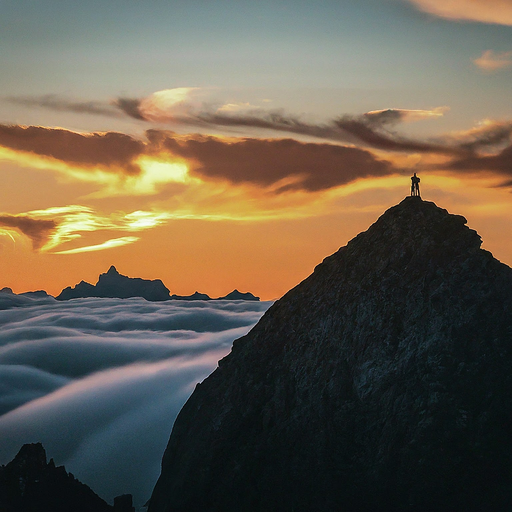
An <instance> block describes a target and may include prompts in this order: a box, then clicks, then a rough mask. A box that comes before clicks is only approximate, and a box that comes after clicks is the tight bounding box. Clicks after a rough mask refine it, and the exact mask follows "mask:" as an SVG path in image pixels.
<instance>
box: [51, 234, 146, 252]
mask: <svg viewBox="0 0 512 512" xmlns="http://www.w3.org/2000/svg"><path fill="white" fill-rule="evenodd" d="M137 240H139V237H137V236H123V237H121V238H111V239H110V240H107V241H106V242H103V243H101V244H96V245H86V246H84V247H77V248H76V249H68V250H66V251H56V252H54V253H53V254H78V253H81V252H94V251H103V250H105V249H112V248H113V247H121V246H123V245H127V244H133V242H136V241H137Z"/></svg>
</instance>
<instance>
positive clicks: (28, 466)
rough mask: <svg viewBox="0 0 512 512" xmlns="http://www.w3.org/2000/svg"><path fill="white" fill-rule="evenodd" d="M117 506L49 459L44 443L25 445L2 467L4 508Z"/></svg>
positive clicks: (83, 510)
mask: <svg viewBox="0 0 512 512" xmlns="http://www.w3.org/2000/svg"><path fill="white" fill-rule="evenodd" d="M113 510H114V509H113V508H112V507H111V506H109V505H108V504H107V503H106V502H105V501H103V500H102V499H101V498H100V497H99V496H98V495H96V494H94V492H93V491H92V490H91V489H90V488H89V487H88V486H87V485H85V484H83V483H81V482H79V481H78V480H76V479H75V477H74V476H73V475H72V474H71V473H67V472H66V470H65V468H64V466H58V467H56V466H55V464H54V462H53V459H51V460H50V462H49V463H48V462H47V461H46V452H45V450H44V448H43V446H42V445H41V443H36V444H26V445H24V446H23V447H22V448H21V450H20V451H19V453H18V455H16V457H15V458H14V460H12V461H11V462H9V464H7V465H6V466H2V467H0V512H112V511H113ZM119 510H121V509H119ZM123 512H130V510H129V509H124V510H123Z"/></svg>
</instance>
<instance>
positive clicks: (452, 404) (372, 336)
mask: <svg viewBox="0 0 512 512" xmlns="http://www.w3.org/2000/svg"><path fill="white" fill-rule="evenodd" d="M465 223H466V219H464V218H463V217H460V216H456V215H450V214H448V213H447V212H446V210H442V209H440V208H438V207H437V206H436V205H435V204H433V203H430V202H425V201H422V200H421V199H420V198H419V197H411V198H406V199H405V200H404V201H402V202H401V203H400V204H399V205H397V206H395V207H393V208H391V209H389V210H388V211H387V212H386V213H384V215H383V216H382V217H381V218H380V219H379V220H378V221H377V222H376V223H375V224H373V225H372V226H371V227H370V228H369V229H368V231H366V232H364V233H361V234H360V235H358V236H357V237H356V238H354V239H353V240H352V241H351V242H349V244H348V245H347V246H346V247H343V248H341V249H340V250H339V251H338V252H337V253H335V254H333V255H332V256H329V257H328V258H326V259H325V260H324V261H323V262H322V263H321V264H320V265H318V267H316V269H315V271H314V273H313V274H312V275H311V276H310V277H308V278H307V279H306V280H305V281H303V282H302V283H301V284H299V285H298V286H297V287H295V288H294V289H292V290H291V291H289V292H288V293H287V294H286V295H285V296H284V297H283V298H282V299H280V300H279V301H277V302H276V303H275V304H274V305H273V306H272V307H271V308H270V309H269V310H268V311H267V313H266V314H265V315H264V317H263V318H262V319H261V320H260V322H259V323H258V324H257V325H256V326H255V327H254V328H253V329H252V331H251V332H250V333H249V334H247V335H246V336H244V337H243V338H240V339H239V340H237V341H236V342H235V343H234V346H233V350H232V352H231V354H230V355H228V356H227V357H226V358H225V359H223V360H222V361H221V362H220V364H219V368H218V369H217V370H216V371H215V372H214V373H213V374H212V375H210V377H208V378H207V379H206V380H205V381H204V382H203V383H202V384H200V385H199V386H198V387H197V388H196V390H195V391H194V393H193V394H192V396H191V397H190V399H189V400H188V402H187V403H186V404H185V406H184V407H183V409H182V411H181V412H180V414H179V416H178V418H177V420H176V422H175V425H174V428H173V431H172V434H171V439H170V441H169V444H168V447H167V449H166V452H165V454H164V458H163V462H162V473H161V476H160V478H159V480H158V483H157V485H156V487H155V490H154V492H153V496H152V498H151V504H150V508H149V511H150V512H170V511H173V512H178V511H180V512H184V511H187V512H194V511H197V512H199V511H201V512H202V511H206V510H208V511H223V512H226V511H233V512H234V511H237V512H238V511H251V512H253V511H266V512H268V511H294V512H298V511H303V512H306V511H308V512H309V511H319V512H332V511H348V512H355V511H357V512H359V511H365V512H366V511H368V512H370V511H371V512H376V511H377V512H378V511H386V512H387V511H389V512H391V511H393V512H396V511H411V512H412V511H415V512H417V511H425V512H426V511H429V512H432V511H434V510H435V511H455V510H457V511H458V510H464V511H475V512H476V511H481V510H493V511H497V510H498V511H505V510H510V509H511V506H512V371H511V369H512V269H510V268H509V267H507V266H505V265H503V264H501V263H500V262H498V261H497V260H495V259H494V258H493V257H492V255H491V254H490V253H489V252H487V251H484V250H482V249H480V245H481V239H480V237H479V236H478V234H477V233H476V232H475V231H473V230H471V229H469V228H468V227H466V226H465Z"/></svg>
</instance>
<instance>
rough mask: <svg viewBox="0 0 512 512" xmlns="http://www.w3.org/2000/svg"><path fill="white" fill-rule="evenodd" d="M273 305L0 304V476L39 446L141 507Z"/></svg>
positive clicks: (23, 300)
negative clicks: (236, 350) (196, 412)
mask: <svg viewBox="0 0 512 512" xmlns="http://www.w3.org/2000/svg"><path fill="white" fill-rule="evenodd" d="M271 304H272V303H271V302H249V301H232V302H231V301H192V302H187V301H166V302H147V301H145V300H144V299H139V298H134V299H98V298H92V299H91V298H89V299H74V300H70V301H66V302H58V301H56V300H54V299H53V298H51V297H48V298H31V297H26V296H20V295H11V294H4V293H0V440H1V441H0V464H6V463H7V462H9V461H10V460H12V458H13V457H14V456H15V455H16V453H17V452H18V450H19V449H20V448H21V446H22V445H23V444H24V443H35V442H39V441H40V442H42V443H43V445H44V447H45V449H46V452H47V455H48V457H49V458H50V457H53V459H54V460H55V463H56V464H57V465H65V466H66V469H67V471H70V472H72V473H73V474H74V475H75V476H76V477H77V478H78V479H79V480H80V481H82V482H84V483H86V484H87V485H89V486H90V487H91V488H92V489H93V490H94V491H95V492H96V493H97V494H99V495H100V496H101V497H102V498H104V499H105V500H107V501H108V502H109V503H111V504H112V503H113V498H114V496H117V495H120V494H125V493H131V494H133V496H134V501H135V505H136V506H137V508H138V507H140V506H142V505H143V504H144V503H145V502H146V501H147V499H148V498H149V497H150V495H151V491H152V489H153V486H154V484H155V482H156V480H157V478H158V476H159V474H160V462H161V458H162V455H163V452H164V449H165V447H166V445H167V441H168V439H169V435H170V432H171V429H172V424H173V422H174V420H175V418H176V416H177V414H178V412H179V410H180V409H181V407H182V406H183V404H184V403H185V401H186V400H187V398H188V397H189V396H190V394H191V393H192V391H193V390H194V387H195V385H196V384H197V383H198V382H200V381H202V380H203V379H204V378H205V377H207V376H208V375H209V374H210V373H211V372H212V371H213V370H214V369H215V368H216V366H217V362H218V360H219V359H221V358H222V357H224V356H225V355H226V354H228V353H229V351H230V349H231V345H232V342H233V340H235V339H236V338H239V337H240V336H243V335H244V334H246V333H247V332H248V331H249V330H250V329H251V327H252V326H253V325H254V324H255V323H256V322H257V321H258V320H259V318H260V317H261V316H262V315H263V313H264V312H265V311H266V310H267V309H268V308H269V307H270V305H271Z"/></svg>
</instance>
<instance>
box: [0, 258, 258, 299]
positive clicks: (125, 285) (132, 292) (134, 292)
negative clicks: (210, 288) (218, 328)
mask: <svg viewBox="0 0 512 512" xmlns="http://www.w3.org/2000/svg"><path fill="white" fill-rule="evenodd" d="M4 290H10V288H7V289H4ZM1 291H2V290H0V292H1ZM6 293H7V292H6ZM11 293H12V290H11ZM31 293H32V294H41V293H43V292H31ZM44 293H46V292H44ZM87 297H103V298H117V299H127V298H130V297H142V298H144V299H146V300H149V301H162V300H260V299H259V297H256V296H255V295H253V294H252V293H249V292H248V293H241V292H239V291H238V290H233V291H232V292H231V293H229V294H228V295H226V296H224V297H219V298H218V299H212V298H211V297H210V296H208V295H207V294H205V293H199V292H195V293H194V294H192V295H170V292H169V289H168V288H167V287H166V286H165V285H164V284H163V283H162V281H161V280H160V279H154V280H149V279H142V278H140V277H128V276H124V275H122V274H120V273H119V272H118V271H117V269H116V267H114V265H112V266H111V267H110V268H109V269H108V271H107V272H106V273H104V274H100V276H99V278H98V282H97V283H96V284H95V285H93V284H90V283H87V282H86V281H80V282H79V283H78V284H77V285H76V286H74V287H71V286H68V287H67V288H64V290H62V291H61V292H60V294H59V295H58V296H57V297H56V299H57V300H69V299H79V298H87Z"/></svg>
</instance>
